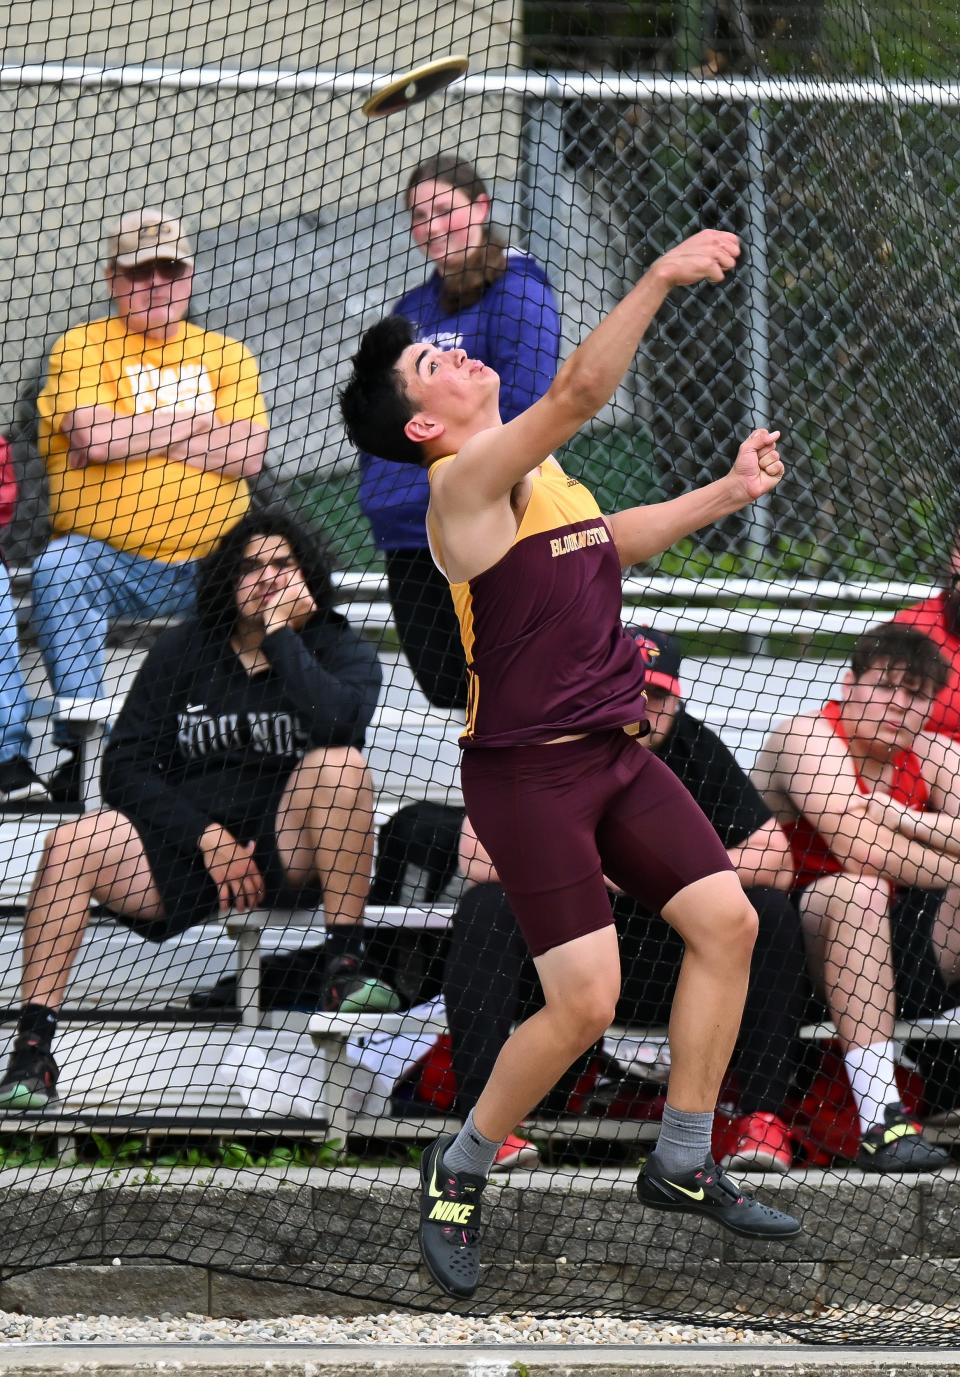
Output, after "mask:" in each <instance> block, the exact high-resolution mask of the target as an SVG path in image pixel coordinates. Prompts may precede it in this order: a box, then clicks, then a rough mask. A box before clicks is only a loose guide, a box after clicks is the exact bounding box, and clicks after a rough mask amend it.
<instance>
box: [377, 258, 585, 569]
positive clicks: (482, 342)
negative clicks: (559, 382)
mask: <svg viewBox="0 0 960 1377" xmlns="http://www.w3.org/2000/svg"><path fill="white" fill-rule="evenodd" d="M440 287H441V278H440V274H439V273H436V272H435V273H434V274H433V275H432V276H431V277H430V278H429V279H428V281H426V282H425V283H424V284H423V286H422V287H415V288H414V290H413V291H412V292H407V294H406V296H402V297H401V298H400V300H399V301H398V302H397V304H396V306H395V307H394V309H393V314H394V315H396V316H406V318H407V319H408V320H409V321H410V322H411V324H412V325H413V328H414V330H415V332H416V335H417V338H418V339H425V340H429V341H430V342H431V343H433V344H436V345H438V346H439V347H440V348H441V349H465V350H466V352H467V353H468V354H469V355H470V357H471V358H478V359H482V361H483V362H484V363H486V364H488V365H489V366H490V367H491V368H493V369H495V370H496V372H497V373H499V375H500V414H501V416H502V417H503V419H504V420H505V421H512V420H513V418H514V416H519V414H520V413H521V411H526V409H527V407H528V406H530V405H531V404H532V403H533V402H535V401H536V400H537V398H538V397H542V396H543V394H544V393H545V392H546V390H547V388H548V387H549V386H550V384H551V382H553V378H554V374H555V373H556V371H557V359H558V356H559V352H560V316H559V313H558V310H557V303H556V299H555V298H554V295H553V289H552V288H551V286H550V282H549V279H548V278H547V275H546V273H545V272H544V270H543V268H541V266H540V264H539V263H538V262H537V261H536V259H535V258H531V257H530V255H529V254H527V253H524V252H523V251H522V250H520V249H508V250H507V267H506V271H505V273H504V274H503V276H502V277H501V278H500V279H499V281H497V282H495V283H494V284H493V286H491V287H488V288H487V290H486V291H485V292H484V294H483V296H482V297H481V298H480V300H479V301H476V302H475V303H474V304H473V305H472V306H468V307H466V308H465V309H464V310H461V311H457V312H455V313H454V314H452V315H450V314H445V313H444V312H443V310H442V308H441V306H440ZM360 473H361V478H360V506H361V507H362V509H363V514H364V516H366V518H367V520H368V521H369V522H370V525H371V526H372V528H373V536H374V540H375V541H376V543H377V546H378V547H379V548H380V549H381V550H420V549H426V545H427V535H426V524H425V517H426V512H427V502H428V501H429V498H430V490H429V486H428V484H427V475H426V470H424V469H418V468H415V467H414V466H413V465H412V464H396V463H393V462H391V461H390V460H389V459H377V458H375V457H374V456H373V455H370V454H361V455H360Z"/></svg>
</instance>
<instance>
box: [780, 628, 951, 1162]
mask: <svg viewBox="0 0 960 1377" xmlns="http://www.w3.org/2000/svg"><path fill="white" fill-rule="evenodd" d="M947 673H948V670H947V665H946V664H945V662H944V660H943V658H942V657H941V655H940V654H939V652H938V650H937V647H936V645H935V644H934V643H933V642H932V641H931V640H930V639H929V638H928V637H926V636H924V635H922V634H921V633H920V632H919V631H917V630H916V629H915V628H913V627H908V626H898V625H896V624H895V623H887V624H885V625H881V626H875V627H873V628H872V629H871V630H870V631H868V632H867V633H866V634H865V635H863V636H861V637H860V638H859V640H858V641H857V643H856V646H855V647H854V652H853V657H852V659H851V665H850V669H849V670H848V672H847V674H846V675H845V676H844V680H843V686H842V689H841V691H840V694H839V696H838V698H837V700H836V701H832V702H828V703H826V704H825V705H824V707H823V708H822V709H821V710H820V711H818V712H804V713H801V714H799V715H798V716H796V717H793V718H789V719H787V720H786V721H784V722H780V723H778V724H777V726H775V727H774V729H773V731H772V732H771V733H770V735H769V736H768V737H767V740H766V742H765V743H764V745H763V748H762V750H761V751H760V753H759V755H758V757H757V763H756V767H755V769H754V772H753V782H754V783H755V784H756V786H757V788H758V789H759V790H760V792H761V794H763V796H764V798H765V799H766V801H767V803H768V805H769V806H770V808H771V809H772V810H773V812H774V814H775V816H776V817H777V818H778V819H779V821H780V823H781V824H782V826H783V827H784V829H785V830H786V832H787V836H788V837H789V839H790V844H791V848H792V850H793V861H794V870H795V875H796V879H795V894H796V899H797V903H798V905H799V908H800V917H801V921H802V923H803V930H804V937H805V939H806V944H807V962H808V966H809V969H810V973H811V975H812V977H813V978H814V981H815V983H816V984H817V986H818V987H819V988H820V989H821V991H822V993H823V997H824V999H825V1002H826V1005H827V1008H828V1011H829V1014H830V1017H831V1018H832V1020H833V1023H834V1025H835V1027H836V1029H837V1035H838V1037H839V1040H840V1043H841V1046H842V1048H843V1058H844V1064H845V1067H846V1071H847V1076H848V1078H849V1081H850V1088H851V1091H852V1092H853V1097H854V1100H855V1101H856V1104H857V1110H858V1113H859V1116H860V1126H861V1131H862V1138H861V1145H860V1150H859V1154H858V1156H857V1163H858V1165H860V1166H862V1167H865V1168H867V1169H868V1170H871V1171H890V1172H905V1171H929V1170H933V1169H936V1168H938V1167H943V1166H946V1165H947V1163H948V1162H949V1156H948V1155H947V1153H945V1152H944V1151H943V1150H942V1149H940V1148H938V1147H936V1146H934V1144H932V1143H929V1142H927V1141H926V1140H925V1139H924V1137H923V1135H922V1133H921V1131H920V1127H919V1125H918V1124H915V1123H914V1122H913V1121H912V1119H911V1117H910V1116H909V1115H908V1114H907V1113H906V1111H905V1110H904V1107H903V1105H902V1104H901V1103H900V1097H899V1093H898V1090H897V1084H896V1079H895V1063H896V1048H895V1044H894V1021H895V1018H896V993H897V991H896V981H895V977H896V970H895V961H894V953H893V934H894V932H895V931H896V928H897V926H898V921H899V922H901V923H902V920H901V918H900V911H901V910H902V907H903V905H904V904H905V903H906V904H908V905H909V904H910V903H911V902H914V901H916V900H917V899H918V898H919V899H920V900H921V901H922V902H925V901H928V900H932V901H933V905H932V907H933V909H934V913H933V917H932V924H931V926H932V931H931V932H930V933H929V934H924V933H923V932H921V931H919V930H918V932H917V934H916V940H915V942H914V944H913V945H914V952H913V955H914V956H915V957H916V958H918V959H919V960H920V962H921V964H922V965H924V966H925V969H926V972H927V974H928V976H929V979H930V982H931V984H936V985H937V986H938V991H934V995H935V996H936V995H937V994H938V995H939V999H940V1003H939V1008H944V1007H946V1003H947V1001H948V1000H949V999H950V998H951V997H952V996H951V995H950V987H951V986H952V985H954V984H956V982H957V979H958V977H960V963H958V960H957V952H958V949H960V936H958V934H960V797H958V795H957V790H956V780H957V778H958V777H960V747H958V746H957V745H955V744H954V743H953V742H950V741H948V740H946V739H945V738H944V737H943V736H937V735H934V734H932V733H928V732H924V730H923V727H924V723H925V722H926V721H927V719H928V717H929V715H930V711H931V707H932V705H933V703H934V701H935V700H936V698H937V697H938V695H939V693H940V692H941V691H942V689H943V687H944V685H945V683H946V680H947ZM929 907H930V905H929V904H926V907H925V911H929ZM918 928H919V924H918ZM921 939H923V944H925V946H926V948H927V949H926V950H925V951H924V952H917V951H916V947H917V946H919V945H921Z"/></svg>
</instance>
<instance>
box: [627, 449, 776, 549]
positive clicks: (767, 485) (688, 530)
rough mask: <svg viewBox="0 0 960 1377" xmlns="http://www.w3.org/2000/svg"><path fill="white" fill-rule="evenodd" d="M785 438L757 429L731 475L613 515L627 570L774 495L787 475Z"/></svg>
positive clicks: (741, 452)
mask: <svg viewBox="0 0 960 1377" xmlns="http://www.w3.org/2000/svg"><path fill="white" fill-rule="evenodd" d="M779 438H780V432H779V430H755V431H753V432H752V434H750V435H748V436H747V438H746V440H744V442H743V444H742V445H741V446H740V449H739V451H738V453H737V457H736V460H735V461H734V464H733V467H732V468H731V470H730V472H729V473H726V474H724V476H723V477H722V478H718V479H717V480H716V482H714V483H705V484H704V485H703V487H701V488H694V489H693V490H692V491H691V492H685V493H683V494H682V495H681V496H680V497H674V498H672V499H671V500H670V501H669V502H654V503H652V504H651V505H650V506H648V507H628V508H627V509H626V510H625V511H622V512H616V513H615V514H614V515H613V516H609V517H607V524H608V525H609V527H610V530H611V533H612V535H613V539H614V541H615V543H616V546H617V554H618V555H619V556H620V564H621V566H622V567H623V568H624V569H627V568H629V566H630V565H631V564H641V563H643V561H645V560H648V559H653V557H654V556H655V555H659V554H662V553H663V551H664V550H669V549H670V546H671V545H676V543H677V541H678V540H682V539H683V538H684V536H688V535H692V534H693V533H694V531H699V530H700V529H701V528H702V527H704V526H709V525H710V524H711V522H713V521H719V520H720V519H721V517H724V516H729V515H730V514H731V513H732V512H738V511H740V509H741V507H748V506H749V505H750V503H751V502H755V501H756V500H757V498H758V497H762V496H763V495H764V493H768V492H771V491H772V490H773V489H774V488H775V487H776V486H777V484H778V483H779V482H780V479H781V478H782V477H783V463H782V461H781V459H780V454H779V452H778V450H777V441H778V440H779Z"/></svg>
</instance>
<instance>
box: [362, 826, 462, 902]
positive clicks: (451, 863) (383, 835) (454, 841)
mask: <svg viewBox="0 0 960 1377" xmlns="http://www.w3.org/2000/svg"><path fill="white" fill-rule="evenodd" d="M465 813H466V810H465V809H463V808H457V807H455V806H454V805H453V804H447V803H428V802H427V801H425V800H420V801H418V802H417V803H408V804H406V805H405V806H404V807H403V808H400V809H398V810H397V812H396V813H395V814H394V815H393V817H392V818H390V819H389V820H388V821H387V822H385V823H384V824H383V826H382V827H381V828H380V831H379V833H378V844H377V865H376V870H375V871H374V876H373V885H372V886H371V889H370V902H371V903H373V904H398V903H400V902H401V896H402V893H403V887H404V881H405V879H406V875H407V867H408V866H414V867H415V868H416V869H417V870H420V871H422V872H423V876H424V882H423V883H424V893H423V900H424V902H425V903H428V904H434V903H436V902H437V900H438V899H439V898H440V896H441V894H442V893H443V891H444V890H445V889H446V887H447V885H448V884H449V883H450V881H451V880H452V879H453V877H454V875H455V874H456V870H457V856H458V851H459V846H460V827H461V824H462V823H463V819H464V816H465Z"/></svg>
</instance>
